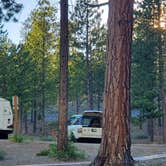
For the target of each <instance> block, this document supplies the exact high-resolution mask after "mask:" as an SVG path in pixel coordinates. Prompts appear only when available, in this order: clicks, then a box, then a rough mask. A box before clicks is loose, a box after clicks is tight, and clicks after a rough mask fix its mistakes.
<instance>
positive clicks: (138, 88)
mask: <svg viewBox="0 0 166 166" xmlns="http://www.w3.org/2000/svg"><path fill="white" fill-rule="evenodd" d="M158 3H159V1H149V0H144V1H139V2H137V9H136V10H135V26H134V40H133V57H132V80H131V94H132V100H131V101H132V108H138V109H140V110H141V114H140V116H141V117H140V120H141V119H150V118H157V117H160V116H161V115H162V114H161V112H160V109H159V105H160V104H159V102H160V101H158V96H159V93H160V88H159V87H158V77H159V76H158V74H159V73H158V67H159V66H158V54H159V51H158V47H157V45H158V42H159V41H158V35H159V32H158V31H157V30H156V28H155V22H156V21H157V13H158V8H157V7H158ZM147 6H148V7H147Z"/></svg>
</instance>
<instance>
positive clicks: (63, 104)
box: [57, 0, 69, 151]
mask: <svg viewBox="0 0 166 166" xmlns="http://www.w3.org/2000/svg"><path fill="white" fill-rule="evenodd" d="M60 5H61V11H60V12H61V20H60V26H61V31H60V91H59V116H58V140H57V141H58V150H59V151H63V150H65V149H66V147H67V112H68V53H69V41H68V0H61V2H60Z"/></svg>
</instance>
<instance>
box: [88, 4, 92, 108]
mask: <svg viewBox="0 0 166 166" xmlns="http://www.w3.org/2000/svg"><path fill="white" fill-rule="evenodd" d="M86 12H87V13H86V70H87V73H86V81H87V82H86V88H87V89H86V93H87V102H88V107H89V108H88V109H90V110H92V109H93V90H92V88H93V86H92V83H93V82H92V71H91V64H90V62H91V60H90V54H89V53H90V47H89V9H88V6H87V10H86Z"/></svg>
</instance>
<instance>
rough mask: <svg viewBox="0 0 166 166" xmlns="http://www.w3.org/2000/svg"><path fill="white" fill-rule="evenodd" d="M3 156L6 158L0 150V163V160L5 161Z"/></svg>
mask: <svg viewBox="0 0 166 166" xmlns="http://www.w3.org/2000/svg"><path fill="white" fill-rule="evenodd" d="M5 156H6V152H5V151H3V150H0V161H1V160H4V159H5Z"/></svg>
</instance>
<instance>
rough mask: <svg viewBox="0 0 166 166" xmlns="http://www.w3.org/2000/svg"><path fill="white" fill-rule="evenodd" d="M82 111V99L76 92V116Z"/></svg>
mask: <svg viewBox="0 0 166 166" xmlns="http://www.w3.org/2000/svg"><path fill="white" fill-rule="evenodd" d="M79 109H80V97H79V96H78V92H77V90H76V114H79Z"/></svg>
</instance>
